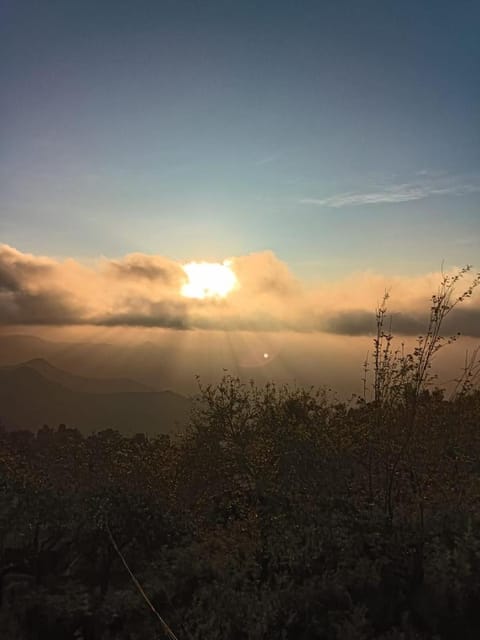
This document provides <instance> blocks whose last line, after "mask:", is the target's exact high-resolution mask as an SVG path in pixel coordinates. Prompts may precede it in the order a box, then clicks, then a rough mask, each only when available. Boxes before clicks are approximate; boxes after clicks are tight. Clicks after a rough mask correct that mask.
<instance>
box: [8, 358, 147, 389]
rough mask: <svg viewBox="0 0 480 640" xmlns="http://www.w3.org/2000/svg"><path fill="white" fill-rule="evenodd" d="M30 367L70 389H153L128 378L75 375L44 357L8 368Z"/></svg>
mask: <svg viewBox="0 0 480 640" xmlns="http://www.w3.org/2000/svg"><path fill="white" fill-rule="evenodd" d="M18 367H30V368H31V369H34V370H35V371H37V372H38V373H40V375H42V376H43V377H44V378H47V380H50V381H51V382H58V383H59V384H61V385H62V386H63V387H66V388H67V389H70V390H71V391H81V392H84V393H127V392H135V393H146V392H148V391H150V392H151V391H153V389H152V388H151V387H148V386H147V385H145V384H142V383H141V382H136V381H135V380H130V379H128V378H85V377H84V376H77V375H74V374H73V373H69V372H68V371H64V370H63V369H59V368H58V367H54V366H53V365H52V364H50V362H48V361H47V360H45V359H44V358H34V359H33V360H28V361H27V362H22V363H21V364H19V365H13V366H12V367H8V368H10V369H11V368H18Z"/></svg>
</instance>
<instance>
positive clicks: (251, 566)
mask: <svg viewBox="0 0 480 640" xmlns="http://www.w3.org/2000/svg"><path fill="white" fill-rule="evenodd" d="M468 273H469V270H468V269H466V270H463V271H461V272H460V274H459V275H458V277H454V278H453V279H452V278H448V277H445V279H444V281H443V282H442V284H441V286H440V290H439V292H438V293H437V294H436V295H435V296H434V297H433V299H432V306H431V314H430V320H429V324H428V327H427V331H426V333H425V335H424V336H421V337H419V339H418V343H417V346H416V348H415V349H414V351H413V352H412V353H406V352H405V349H402V347H400V348H398V349H397V348H395V346H394V338H393V335H392V334H391V332H390V331H386V330H385V326H386V322H387V309H386V304H382V305H381V306H380V308H379V309H378V311H377V335H376V337H375V341H374V352H373V371H372V372H371V373H372V374H373V380H372V397H371V399H369V398H368V397H367V396H368V387H369V375H368V374H369V373H370V372H369V371H368V368H369V365H368V363H367V364H366V366H365V397H364V398H358V399H357V401H356V402H354V403H353V404H352V403H348V404H347V403H332V402H330V401H329V399H328V396H327V394H326V393H325V392H323V391H316V390H314V389H297V388H294V389H292V388H289V387H278V386H276V385H274V384H268V385H266V386H265V387H263V388H258V387H256V386H255V385H253V384H243V383H242V382H241V381H240V380H238V379H236V378H233V377H230V376H226V377H225V378H224V379H223V381H222V382H221V383H220V384H219V385H216V386H200V394H199V398H198V401H197V403H196V407H195V410H194V412H193V413H192V417H191V421H190V426H189V428H188V430H187V432H186V433H185V434H183V435H182V436H181V437H179V438H178V439H177V440H172V439H170V438H168V437H166V436H159V437H153V438H152V437H146V436H144V435H142V434H138V435H136V436H133V437H124V436H122V435H121V434H120V433H118V432H116V431H113V430H108V431H103V432H100V433H96V434H93V435H90V436H87V437H85V436H83V435H81V434H80V433H79V432H78V431H76V430H74V429H70V428H68V427H66V426H64V425H61V426H60V427H59V428H58V429H55V430H53V429H50V428H48V427H44V428H43V429H41V430H39V431H38V433H36V434H32V433H27V432H2V433H0V555H1V565H0V580H1V583H0V587H1V591H0V593H1V607H0V631H1V633H2V637H8V638H12V640H15V639H25V640H43V639H47V638H48V640H55V639H58V640H60V639H62V640H63V639H65V640H67V639H68V640H70V639H72V640H73V639H74V638H76V639H77V640H79V639H81V638H84V640H87V639H88V640H113V639H115V640H127V639H130V640H134V639H135V640H136V639H138V640H141V639H144V638H145V639H147V638H155V637H160V635H161V633H162V629H161V628H160V627H159V624H158V620H157V619H156V618H155V616H154V615H152V613H151V611H149V609H148V608H147V607H146V606H145V603H144V602H143V601H142V599H141V597H140V596H139V594H138V592H137V590H136V588H135V585H134V584H133V583H132V581H131V580H130V577H129V575H128V573H127V572H126V571H125V567H124V566H123V564H122V562H121V561H120V558H119V554H118V553H117V551H116V550H115V548H114V546H113V545H112V541H111V539H110V537H109V533H108V532H109V531H111V533H112V536H113V538H114V540H115V542H116V544H118V548H119V550H120V552H121V554H122V555H123V556H124V557H125V559H126V560H127V562H128V565H129V567H130V568H131V569H132V571H133V572H134V574H135V576H136V578H137V579H138V581H139V582H140V584H141V585H142V587H143V589H144V590H145V592H146V593H147V594H148V596H149V598H150V599H151V601H152V603H153V605H154V607H155V609H156V610H157V612H158V613H159V614H160V615H161V616H162V618H164V619H165V620H167V622H168V624H169V625H170V627H171V628H172V629H173V630H174V631H175V634H176V635H177V637H178V638H179V639H182V638H188V639H189V640H193V639H195V640H197V639H198V640H200V639H201V640H215V639H224V638H229V639H231V640H237V639H238V640H241V639H249V640H263V639H267V638H279V639H282V640H299V639H302V640H313V639H322V640H335V639H339V640H340V639H342V640H343V639H346V640H349V639H350V640H364V639H365V640H366V639H369V638H377V639H378V640H380V639H382V640H401V639H402V640H407V639H409V640H412V639H415V638H417V639H421V638H431V639H433V638H439V639H445V640H449V639H453V638H465V639H467V640H468V639H469V638H472V639H473V638H477V637H478V635H479V631H480V607H479V606H478V603H479V600H480V578H479V576H480V526H479V525H480V501H479V498H480V491H479V489H480V431H479V428H478V427H479V418H480V392H479V391H478V390H477V389H476V387H475V375H476V373H477V371H478V364H477V362H478V361H476V360H471V359H468V360H467V363H466V366H465V371H464V373H463V374H462V375H461V377H460V378H459V381H458V385H457V388H456V390H455V392H454V393H453V394H452V396H451V397H450V398H447V397H446V395H445V393H443V392H441V391H440V390H438V389H435V388H434V387H433V384H434V382H435V380H434V378H433V377H432V373H431V371H432V370H431V365H432V360H433V358H434V356H435V354H436V353H437V352H438V350H439V349H440V348H443V346H444V345H446V344H448V342H449V341H451V340H452V339H453V338H452V339H447V340H444V339H443V338H442V337H441V328H442V322H443V320H444V318H445V316H446V315H447V314H449V313H450V311H451V310H452V309H453V308H454V307H455V306H456V305H457V304H459V303H461V302H462V301H463V300H464V299H465V298H466V297H469V296H470V295H471V293H472V291H473V288H474V287H475V286H476V285H477V284H478V278H476V279H475V278H474V279H473V280H472V282H473V284H471V286H467V288H466V289H465V292H464V293H463V294H461V295H458V296H455V294H454V287H455V286H456V285H457V284H458V283H459V282H460V280H461V279H462V277H464V276H467V275H468ZM385 303H386V300H385ZM107 525H108V526H107Z"/></svg>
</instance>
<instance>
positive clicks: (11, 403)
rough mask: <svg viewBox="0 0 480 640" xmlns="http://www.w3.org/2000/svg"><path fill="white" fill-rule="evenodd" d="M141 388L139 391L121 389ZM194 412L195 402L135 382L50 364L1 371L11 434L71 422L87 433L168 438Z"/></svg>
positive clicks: (1, 407)
mask: <svg viewBox="0 0 480 640" xmlns="http://www.w3.org/2000/svg"><path fill="white" fill-rule="evenodd" d="M126 383H128V384H126ZM97 384H98V387H96V385H97ZM135 384H137V385H138V390H137V391H120V390H119V389H120V388H121V387H122V386H125V387H128V385H130V386H134V385H135ZM115 386H117V389H116V390H113V389H114V388H115ZM108 389H111V390H108ZM189 410H190V401H189V400H188V399H187V398H185V397H184V396H181V395H179V394H176V393H173V392H170V391H161V392H152V391H148V390H144V387H143V385H140V384H139V383H133V381H122V380H119V381H114V380H103V381H100V382H98V381H97V380H95V379H87V378H80V377H78V376H73V375H72V374H69V373H67V372H63V371H61V370H58V369H56V368H55V367H52V366H51V365H49V363H48V362H46V361H40V362H39V361H34V362H33V363H32V362H27V363H24V364H22V365H17V366H13V367H3V368H1V369H0V421H1V423H2V424H3V426H5V427H7V428H10V429H30V430H35V429H38V428H39V427H41V426H42V425H43V424H48V425H50V426H57V425H58V424H60V423H65V424H67V425H69V426H72V427H76V428H78V429H80V430H81V431H83V432H92V431H98V430H101V429H106V428H114V429H118V430H119V431H120V432H122V433H125V434H130V433H137V432H144V433H150V434H153V433H168V432H171V431H178V430H179V429H181V428H182V427H183V426H184V425H185V424H186V421H187V417H188V413H189Z"/></svg>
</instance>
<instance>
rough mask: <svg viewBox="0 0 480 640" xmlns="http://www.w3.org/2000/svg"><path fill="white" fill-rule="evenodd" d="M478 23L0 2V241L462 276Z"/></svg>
mask: <svg viewBox="0 0 480 640" xmlns="http://www.w3.org/2000/svg"><path fill="white" fill-rule="evenodd" d="M479 27H480V7H479V5H478V3H476V2H473V1H466V0H460V1H458V2H443V1H441V0H437V1H435V2H433V1H432V2H430V1H428V0H427V1H422V2H418V1H417V2H410V1H404V2H391V1H389V0H378V1H369V0H366V1H362V2H357V1H353V0H352V1H350V2H342V1H339V0H335V1H331V2H330V1H324V2H319V1H318V0H317V1H313V2H310V1H303V0H302V1H301V2H298V1H297V2H293V1H292V2H285V1H281V0H277V1H275V2H273V1H265V2H261V1H256V2H249V1H246V0H241V1H240V0H238V1H228V0H223V1H218V2H208V1H205V2H183V1H181V0H177V1H173V0H171V1H165V0H155V1H151V2H145V1H141V0H139V1H138V2H123V1H122V0H116V1H115V2H110V1H108V0H104V1H102V2H91V1H89V0H86V1H83V2H77V1H75V2H73V1H71V0H61V1H60V0H59V1H57V2H52V1H50V0H42V2H33V1H32V0H26V1H25V2H22V3H19V2H16V1H14V0H3V2H2V3H1V4H0V83H1V84H0V86H1V87H2V91H1V99H0V140H1V143H0V241H2V242H6V243H8V244H10V245H12V246H15V247H17V248H18V249H19V250H22V251H30V252H33V253H36V254H39V253H42V254H48V255H55V256H74V257H80V258H89V257H96V256H98V255H101V254H102V255H108V256H117V255H123V254H125V253H129V252H133V251H138V252H145V253H155V254H160V255H165V256H169V257H171V258H173V259H176V260H190V259H223V258H224V257H227V256H230V255H242V254H246V253H249V252H253V251H259V250H263V249H271V250H272V251H274V252H275V253H276V254H277V255H278V256H279V257H280V258H281V259H282V260H285V261H286V262H287V263H288V264H289V265H290V267H291V268H292V270H293V271H294V272H295V273H296V274H298V275H300V276H302V277H304V278H307V279H308V278H316V277H320V278H322V277H331V276H336V275H338V274H344V273H348V272H350V271H358V270H364V269H374V270H378V271H381V272H385V273H391V272H400V273H412V272H422V271H426V270H427V271H429V270H433V269H436V268H438V266H439V265H440V263H441V261H442V260H445V261H446V262H447V264H462V263H465V262H475V260H477V262H478V256H479V255H480V116H479V110H478V105H479V104H480V82H478V78H479V77H480V39H479V38H478V33H479ZM477 266H478V265H477Z"/></svg>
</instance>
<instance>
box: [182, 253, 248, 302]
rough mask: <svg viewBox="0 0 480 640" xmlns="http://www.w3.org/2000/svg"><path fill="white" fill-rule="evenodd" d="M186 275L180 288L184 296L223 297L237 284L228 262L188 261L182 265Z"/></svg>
mask: <svg viewBox="0 0 480 640" xmlns="http://www.w3.org/2000/svg"><path fill="white" fill-rule="evenodd" d="M183 270H184V271H185V273H186V274H187V276H188V282H186V283H185V284H184V285H183V286H182V289H181V294H182V295H183V296H185V297H186V298H197V299H200V300H203V299H204V298H225V296H226V295H227V294H229V293H230V292H231V291H232V289H233V288H234V287H235V285H236V284H237V278H236V276H235V274H234V273H233V271H232V269H231V268H230V263H229V262H228V261H225V262H223V263H219V262H189V263H188V264H185V265H184V266H183Z"/></svg>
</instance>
